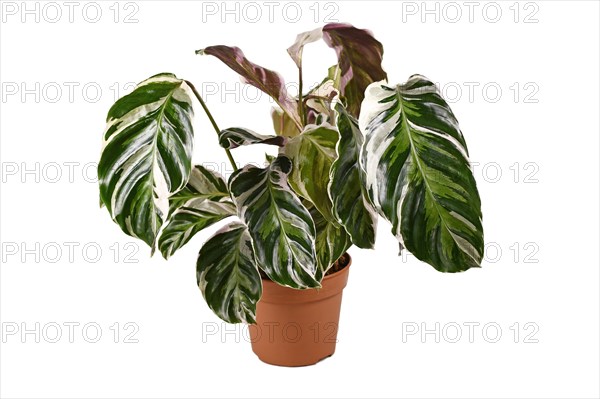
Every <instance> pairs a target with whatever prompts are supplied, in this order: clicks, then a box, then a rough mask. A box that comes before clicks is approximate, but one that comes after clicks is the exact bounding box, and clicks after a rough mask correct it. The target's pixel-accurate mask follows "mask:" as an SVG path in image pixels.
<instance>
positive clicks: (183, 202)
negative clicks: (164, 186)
mask: <svg viewBox="0 0 600 399" xmlns="http://www.w3.org/2000/svg"><path fill="white" fill-rule="evenodd" d="M169 202H170V214H169V218H168V220H167V223H166V225H165V226H164V228H163V230H162V231H161V233H160V237H159V239H158V248H159V249H160V252H161V253H162V255H163V257H164V258H165V259H167V258H169V257H170V256H171V255H173V253H175V251H177V250H178V249H179V248H181V247H183V246H184V245H185V244H187V242H188V241H189V240H190V239H191V238H192V237H193V236H194V235H195V234H196V233H197V232H199V231H200V230H202V229H204V228H206V227H208V226H210V225H212V224H214V223H216V222H218V221H220V220H223V219H224V218H226V217H228V216H233V215H235V214H236V209H235V205H234V204H233V202H232V201H231V199H230V198H229V193H228V192H227V184H226V183H225V180H223V177H222V176H221V175H220V174H219V173H217V172H214V171H212V170H209V169H206V168H205V167H203V166H201V165H196V166H195V167H194V169H192V173H191V175H190V180H189V182H188V184H187V185H186V186H185V187H184V188H183V189H182V190H181V191H179V192H177V193H176V194H174V195H173V196H172V197H171V198H170V200H169Z"/></svg>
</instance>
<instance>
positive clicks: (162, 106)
mask: <svg viewBox="0 0 600 399" xmlns="http://www.w3.org/2000/svg"><path fill="white" fill-rule="evenodd" d="M187 90H188V88H187V84H186V83H185V81H183V80H181V79H177V77H175V75H173V74H167V73H164V74H159V75H155V76H153V77H151V78H149V79H147V80H145V81H143V82H141V83H140V84H138V85H137V87H136V88H135V89H134V90H133V92H132V93H130V94H128V95H126V96H124V97H122V98H120V99H119V100H118V101H117V102H116V103H115V104H114V105H113V106H112V107H111V109H110V110H109V111H108V116H107V118H106V122H107V128H106V131H105V133H104V148H103V150H102V155H101V157H100V162H99V164H98V179H99V183H100V199H101V201H102V203H104V205H106V207H107V208H108V211H109V212H110V214H111V216H112V218H113V220H114V221H115V222H116V223H118V224H119V226H120V227H121V229H122V230H123V231H124V232H125V233H127V234H129V235H131V236H133V237H138V238H140V239H142V240H144V241H145V242H146V243H147V244H148V245H151V246H154V242H155V239H156V235H157V233H158V231H159V229H160V227H161V225H162V222H163V218H164V217H166V213H167V211H168V197H169V195H170V194H172V193H174V192H177V191H178V190H180V189H181V188H182V187H184V186H185V184H186V183H187V181H188V178H189V175H190V170H191V168H192V163H191V155H192V143H193V129H192V122H191V119H192V116H193V111H192V102H191V99H190V97H189V95H188V92H187Z"/></svg>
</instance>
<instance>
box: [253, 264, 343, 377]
mask: <svg viewBox="0 0 600 399" xmlns="http://www.w3.org/2000/svg"><path fill="white" fill-rule="evenodd" d="M345 255H346V256H347V257H348V264H347V265H346V266H345V267H344V268H343V269H341V270H339V271H337V272H335V273H333V274H330V275H327V276H325V278H324V279H323V281H322V282H321V285H322V287H321V288H319V289H309V290H296V289H293V288H288V287H283V286H281V285H279V284H277V283H274V282H273V281H271V280H267V279H263V294H262V297H261V299H260V301H259V302H258V304H257V309H256V324H252V325H250V326H249V329H250V340H251V343H252V350H253V351H254V353H255V354H256V355H257V356H258V358H259V359H260V360H262V361H263V362H265V363H269V364H273V365H277V366H308V365H311V364H315V363H317V362H319V361H320V360H322V359H324V358H327V357H329V356H331V355H333V353H334V352H335V344H336V342H337V332H338V323H339V320H340V308H341V305H342V291H343V289H344V287H346V283H347V282H348V273H349V271H350V270H349V269H350V264H351V263H352V260H351V258H350V256H349V255H347V254H345Z"/></svg>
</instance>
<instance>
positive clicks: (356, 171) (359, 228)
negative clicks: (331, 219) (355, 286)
mask: <svg viewBox="0 0 600 399" xmlns="http://www.w3.org/2000/svg"><path fill="white" fill-rule="evenodd" d="M336 111H337V113H338V117H337V127H338V130H339V132H340V140H339V142H338V144H337V148H336V150H337V154H338V157H337V159H336V160H335V162H334V163H333V165H332V166H331V185H330V187H329V192H330V196H331V198H332V199H333V201H332V202H333V212H334V214H335V216H336V218H337V219H338V220H339V221H340V223H341V224H342V225H343V226H344V227H345V228H346V231H347V232H348V234H350V237H351V238H352V243H353V244H354V245H356V246H357V247H360V248H373V246H374V245H375V232H376V230H377V212H376V210H375V209H374V208H373V206H372V205H371V203H370V202H369V199H368V194H367V192H366V189H365V184H364V182H365V176H364V171H363V170H362V169H361V167H360V163H359V156H360V150H361V148H362V145H363V141H364V139H363V135H362V133H361V132H360V130H359V128H358V122H357V121H356V119H355V118H354V117H352V116H351V115H350V114H348V112H347V111H346V109H345V108H344V107H343V106H342V105H341V104H337V105H336Z"/></svg>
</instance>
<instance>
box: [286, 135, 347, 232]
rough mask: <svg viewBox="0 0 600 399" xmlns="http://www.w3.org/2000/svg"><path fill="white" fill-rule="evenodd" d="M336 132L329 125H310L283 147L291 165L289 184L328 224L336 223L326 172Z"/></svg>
mask: <svg viewBox="0 0 600 399" xmlns="http://www.w3.org/2000/svg"><path fill="white" fill-rule="evenodd" d="M338 137H339V133H338V132H337V130H336V129H335V128H334V127H333V126H331V125H321V126H316V125H309V126H307V127H306V129H305V130H304V132H302V134H301V135H299V136H296V137H294V138H292V139H290V141H289V142H288V144H287V145H286V146H285V147H284V148H283V152H284V154H285V155H287V156H288V157H289V158H290V159H291V160H292V163H293V165H294V167H293V168H292V173H291V174H290V177H289V181H290V185H291V186H292V188H293V189H294V191H295V192H297V193H298V194H299V195H300V196H302V197H304V198H306V199H308V200H310V202H312V203H313V204H314V205H315V207H316V208H317V209H318V210H319V212H321V214H322V215H323V216H324V217H325V218H326V219H327V220H329V221H335V220H336V219H335V217H334V216H333V214H332V212H331V199H330V198H329V193H328V190H327V187H328V186H329V171H330V169H331V164H332V163H333V161H334V160H335V158H336V153H335V145H336V143H337V141H338Z"/></svg>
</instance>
